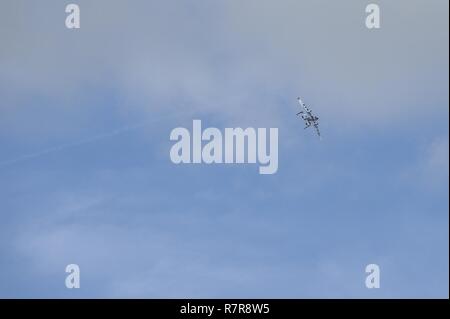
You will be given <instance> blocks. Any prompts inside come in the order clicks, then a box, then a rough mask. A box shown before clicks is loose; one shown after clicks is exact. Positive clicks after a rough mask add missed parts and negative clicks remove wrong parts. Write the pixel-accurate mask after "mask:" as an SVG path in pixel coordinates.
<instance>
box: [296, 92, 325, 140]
mask: <svg viewBox="0 0 450 319" xmlns="http://www.w3.org/2000/svg"><path fill="white" fill-rule="evenodd" d="M297 101H298V103H299V104H300V106H301V107H302V108H303V111H300V112H298V113H297V116H298V115H300V116H301V117H302V119H303V121H305V125H306V126H305V129H307V128H308V127H310V126H311V125H312V126H314V128H315V129H316V132H317V135H318V136H319V138H320V139H322V137H321V136H320V130H319V118H318V117H317V116H315V115H313V114H312V112H311V110H310V109H309V108H308V107H307V106H306V104H305V103H303V101H302V100H301V99H300V98H299V97H298V98H297Z"/></svg>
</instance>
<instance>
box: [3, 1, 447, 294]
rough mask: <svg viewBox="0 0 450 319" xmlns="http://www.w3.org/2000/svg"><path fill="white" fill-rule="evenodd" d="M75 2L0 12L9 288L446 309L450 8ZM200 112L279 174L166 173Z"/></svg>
mask: <svg viewBox="0 0 450 319" xmlns="http://www.w3.org/2000/svg"><path fill="white" fill-rule="evenodd" d="M72 2H73V3H77V4H79V5H80V8H81V29H79V30H68V29H66V28H65V24H64V21H65V18H66V13H65V12H64V9H65V6H66V4H68V3H70V2H67V3H66V2H64V1H57V0H54V1H20V0H19V1H18V0H14V1H13V0H3V1H1V3H0V218H1V219H0V297H7V298H9V297H211V298H213V297H272V298H282V297H289V298H305V297H338V298H342V297H364V298H365V297H369V298H372V297H374V298H378V297H445V298H448V294H449V291H448V282H449V277H448V271H449V255H448V248H449V247H448V236H449V232H448V222H449V220H448V209H449V200H448V190H449V189H448V182H449V156H448V153H449V140H448V133H449V130H448V129H449V126H448V116H449V95H448V85H449V81H448V79H449V74H448V69H449V63H448V56H449V52H448V47H449V43H448V36H449V34H448V18H449V17H448V9H449V8H448V1H445V0H433V1H409V0H408V1H406V0H402V1H400V0H397V1H360V0H354V1H331V0H328V1H316V0H314V1H313V0H309V1H300V0H298V1H287V0H283V1H261V0H258V1H256V0H254V1H252V0H248V1H206V0H200V1H198V0H197V1H106V0H105V1H104V0H96V1H83V0H78V1H72ZM371 2H375V3H377V4H379V5H380V7H381V29H379V30H369V29H367V28H366V27H365V22H364V21H365V18H366V13H365V7H366V5H367V4H369V3H371ZM299 95H300V96H302V98H303V99H304V100H305V102H306V103H307V104H308V105H310V107H311V108H312V109H313V111H315V112H316V113H317V114H318V115H319V116H320V118H321V130H322V133H323V136H324V139H323V140H322V141H319V140H318V139H317V138H316V136H315V135H314V132H313V131H311V130H303V123H301V122H300V121H299V119H298V118H297V117H296V116H295V113H296V112H297V111H298V106H297V104H296V97H297V96H299ZM193 119H201V120H202V124H203V125H204V126H205V127H206V126H215V127H218V128H221V129H222V128H224V127H239V126H241V127H244V128H245V127H249V126H251V127H278V128H279V149H280V150H279V169H278V172H277V173H276V174H275V175H259V174H258V168H257V165H212V166H208V165H206V164H205V165H195V166H194V165H175V164H172V162H171V161H170V157H169V149H170V147H171V146H172V144H173V143H172V142H171V141H170V140H169V134H170V131H171V130H172V129H173V128H175V127H179V126H184V127H187V128H190V127H191V126H192V120H193ZM70 263H76V264H78V265H80V268H81V289H78V290H76V289H72V290H68V289H67V288H66V287H65V285H64V280H65V277H66V275H67V274H66V273H65V272H64V270H65V267H66V265H67V264H70ZM370 263H376V264H378V265H380V267H381V288H380V289H372V290H368V289H367V288H366V287H365V284H364V282H365V277H366V274H365V272H364V269H365V266H366V265H367V264H370Z"/></svg>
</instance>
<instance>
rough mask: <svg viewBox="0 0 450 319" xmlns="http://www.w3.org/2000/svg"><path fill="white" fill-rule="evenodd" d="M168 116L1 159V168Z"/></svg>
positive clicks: (114, 134)
mask: <svg viewBox="0 0 450 319" xmlns="http://www.w3.org/2000/svg"><path fill="white" fill-rule="evenodd" d="M184 113H187V112H182V113H178V114H176V115H182V114H184ZM167 117H170V116H166V117H161V118H158V119H155V120H153V121H145V122H141V123H137V124H134V125H126V126H123V127H121V128H118V129H115V130H114V131H110V132H107V133H103V134H98V135H94V136H91V137H88V138H85V139H82V140H78V141H75V142H72V143H67V144H61V145H58V146H53V147H49V148H46V149H43V150H41V151H38V152H35V153H30V154H26V155H22V156H20V157H17V158H14V159H10V160H6V161H1V162H0V168H3V167H6V166H10V165H13V164H16V163H19V162H23V161H27V160H30V159H33V158H37V157H41V156H43V155H47V154H49V153H55V152H59V151H62V150H65V149H68V148H72V147H75V146H80V145H84V144H89V143H93V142H96V141H99V140H102V139H105V138H108V137H113V136H116V135H120V134H122V133H125V132H128V131H131V130H135V129H138V128H141V127H143V126H145V125H148V124H151V123H154V122H157V121H160V120H162V119H164V118H167Z"/></svg>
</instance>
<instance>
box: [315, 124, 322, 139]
mask: <svg viewBox="0 0 450 319" xmlns="http://www.w3.org/2000/svg"><path fill="white" fill-rule="evenodd" d="M314 127H315V129H316V132H317V135H318V136H319V138H320V139H322V136H321V135H320V130H319V124H318V123H314Z"/></svg>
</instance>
